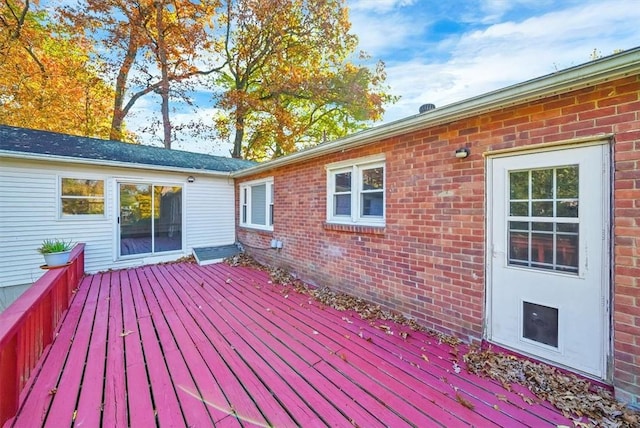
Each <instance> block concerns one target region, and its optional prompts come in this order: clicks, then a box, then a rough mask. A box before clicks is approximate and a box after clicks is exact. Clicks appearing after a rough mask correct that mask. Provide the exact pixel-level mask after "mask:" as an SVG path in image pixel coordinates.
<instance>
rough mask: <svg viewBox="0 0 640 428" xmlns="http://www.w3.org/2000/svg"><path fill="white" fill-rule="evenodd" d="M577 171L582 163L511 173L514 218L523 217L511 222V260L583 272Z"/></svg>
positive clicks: (539, 266)
mask: <svg viewBox="0 0 640 428" xmlns="http://www.w3.org/2000/svg"><path fill="white" fill-rule="evenodd" d="M578 173H579V171H578V166H577V165H569V166H562V167H558V168H546V169H532V170H528V171H515V172H510V173H509V195H510V200H509V216H510V217H511V218H513V217H520V218H518V221H515V219H510V221H509V222H508V225H507V228H508V235H507V236H508V239H509V251H508V255H507V257H508V264H510V265H514V266H526V267H530V268H535V269H548V270H554V271H560V272H567V273H572V274H577V273H578V262H579V244H580V236H579V230H580V225H579V222H578V221H577V220H578V206H579V202H580V201H579V198H578V189H579V182H578V175H579V174H578ZM529 195H530V197H529ZM529 207H530V211H529ZM521 217H529V221H522V220H523V219H522V218H521Z"/></svg>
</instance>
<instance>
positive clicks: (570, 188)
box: [556, 165, 578, 199]
mask: <svg viewBox="0 0 640 428" xmlns="http://www.w3.org/2000/svg"><path fill="white" fill-rule="evenodd" d="M556 177H557V178H556V180H557V189H558V190H557V195H556V197H557V198H561V199H565V198H573V199H577V198H578V167H577V166H576V165H574V166H566V167H564V168H558V169H556Z"/></svg>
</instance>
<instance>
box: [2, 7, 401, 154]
mask: <svg viewBox="0 0 640 428" xmlns="http://www.w3.org/2000/svg"><path fill="white" fill-rule="evenodd" d="M43 2H44V1H43ZM46 3H47V4H48V5H50V6H57V4H56V3H55V2H46ZM2 6H3V7H2V10H1V13H0V18H1V20H0V56H1V57H0V58H1V59H2V61H1V62H0V106H1V107H2V108H1V109H0V122H2V123H5V124H10V125H14V126H22V127H27V128H37V129H45V130H52V131H58V132H65V133H69V134H79V135H87V136H94V137H108V138H111V139H115V140H130V139H131V138H130V137H129V136H128V134H127V132H126V129H125V120H126V119H127V118H131V114H132V112H133V110H134V109H133V107H134V106H135V105H137V104H139V101H140V99H141V98H142V97H145V99H146V100H147V101H149V103H148V104H156V105H157V104H159V107H158V108H157V109H156V110H159V112H160V114H159V115H158V114H157V113H156V116H157V117H159V118H158V119H155V120H152V121H149V123H147V124H146V128H144V131H143V132H145V133H147V135H146V136H145V138H144V139H145V140H147V141H148V140H149V139H150V136H154V135H155V134H156V133H157V132H158V130H160V129H161V130H162V132H161V133H162V141H163V143H164V145H165V147H167V148H171V141H172V139H173V138H175V136H176V133H179V132H183V131H185V129H186V128H187V127H188V126H186V125H185V124H184V123H181V124H179V125H176V124H174V123H172V120H171V115H172V114H173V113H174V112H176V111H178V112H182V113H184V112H185V110H186V109H187V108H190V109H191V111H197V110H198V109H199V108H207V107H208V108H209V109H211V110H215V111H216V112H217V113H216V115H215V117H211V118H210V120H209V121H202V120H200V121H199V123H193V122H192V123H190V124H188V125H190V129H191V130H192V131H193V132H194V133H195V134H196V135H198V136H200V137H203V136H207V137H209V138H211V139H212V140H213V139H214V138H215V139H217V140H218V141H229V142H231V143H232V145H233V150H232V153H231V154H232V156H233V157H242V158H248V159H254V160H264V159H270V158H274V157H278V156H282V155H285V154H288V153H291V152H294V151H296V150H299V149H301V148H304V147H308V146H311V145H316V144H319V143H321V142H323V141H327V140H331V139H335V138H338V137H341V136H344V135H346V134H349V133H352V132H355V131H357V130H360V129H363V128H364V127H366V126H369V124H370V123H371V122H373V121H377V120H380V119H381V118H382V114H383V112H384V105H385V104H388V103H391V102H394V101H395V99H396V98H395V97H393V96H391V95H389V94H388V93H387V91H388V88H387V87H385V86H384V82H385V78H386V75H385V71H384V64H383V63H382V62H378V63H377V64H375V65H374V66H373V67H370V66H366V65H362V64H363V63H367V62H368V61H369V58H368V57H367V56H366V55H365V54H357V53H356V48H357V44H358V40H357V37H356V36H355V35H354V34H352V33H350V22H349V14H348V9H347V7H346V3H345V1H344V0H321V1H316V0H239V1H238V0H236V1H232V0H207V1H199V2H194V1H192V0H83V1H78V2H76V3H68V5H67V6H58V7H56V8H53V7H49V8H47V9H45V8H44V7H40V5H39V3H38V2H36V3H35V4H34V3H32V2H29V1H28V0H3V5H2ZM196 94H197V96H198V98H197V102H195V99H196V98H195V95H196ZM203 94H204V95H203ZM158 101H159V102H158ZM204 122H208V123H204ZM211 129H213V130H214V131H213V134H211V133H209V134H206V135H205V133H204V132H205V131H207V132H210V130H211ZM156 138H157V137H156ZM141 139H142V138H141ZM212 145H213V141H212Z"/></svg>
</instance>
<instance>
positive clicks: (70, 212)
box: [60, 178, 104, 217]
mask: <svg viewBox="0 0 640 428" xmlns="http://www.w3.org/2000/svg"><path fill="white" fill-rule="evenodd" d="M60 213H61V215H62V216H63V217H66V216H75V215H102V216H103V215H104V180H87V179H81V178H62V179H61V181H60Z"/></svg>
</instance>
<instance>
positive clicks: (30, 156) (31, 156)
mask: <svg viewBox="0 0 640 428" xmlns="http://www.w3.org/2000/svg"><path fill="white" fill-rule="evenodd" d="M0 157H4V158H12V159H20V160H32V161H58V162H62V163H73V164H80V165H97V166H103V167H109V168H126V169H130V168H136V169H144V170H149V171H166V172H176V173H185V174H200V175H209V176H213V177H224V178H226V177H230V175H231V172H230V171H229V172H227V171H212V170H208V169H196V168H180V167H171V166H163V165H151V164H144V163H132V162H120V161H112V160H100V159H86V158H74V157H68V156H58V155H49V154H40V153H29V152H16V151H13V150H0Z"/></svg>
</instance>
